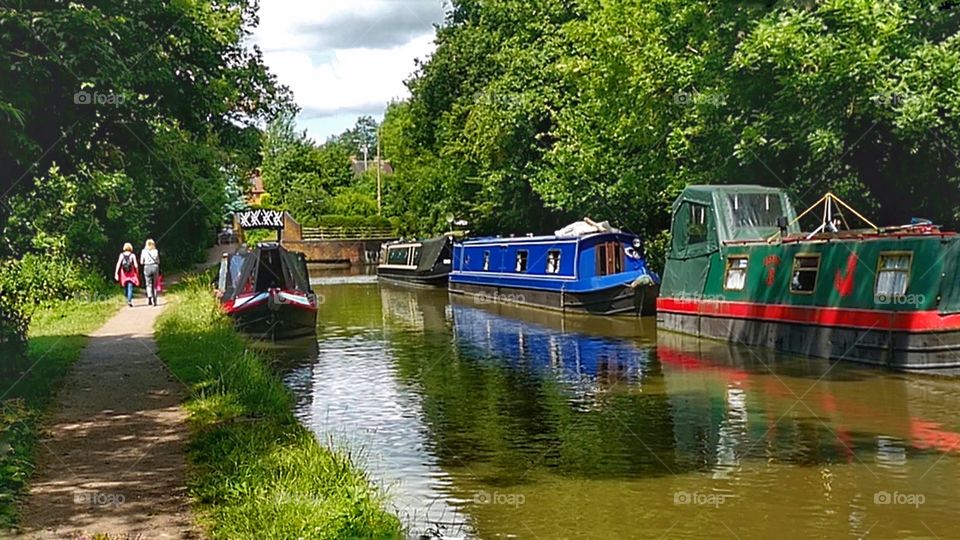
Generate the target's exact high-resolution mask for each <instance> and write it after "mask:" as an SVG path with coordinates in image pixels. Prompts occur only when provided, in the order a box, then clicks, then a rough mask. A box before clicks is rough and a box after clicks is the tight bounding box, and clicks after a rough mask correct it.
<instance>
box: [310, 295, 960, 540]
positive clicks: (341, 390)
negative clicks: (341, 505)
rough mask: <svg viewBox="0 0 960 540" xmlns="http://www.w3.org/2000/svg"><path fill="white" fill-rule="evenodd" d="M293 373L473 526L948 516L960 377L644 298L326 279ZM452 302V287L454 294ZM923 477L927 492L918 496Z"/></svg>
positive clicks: (851, 532)
mask: <svg viewBox="0 0 960 540" xmlns="http://www.w3.org/2000/svg"><path fill="white" fill-rule="evenodd" d="M318 292H319V293H320V294H322V295H323V297H324V298H325V300H326V301H325V303H324V305H323V309H322V310H321V317H322V321H321V324H320V334H321V336H320V345H319V353H318V355H317V361H316V362H315V363H314V364H313V365H312V366H311V367H310V368H309V375H308V376H304V377H303V380H305V381H308V382H307V384H304V385H301V386H295V385H294V388H295V391H296V392H297V393H298V394H300V393H309V394H311V398H310V399H309V400H304V401H303V402H302V403H304V405H303V406H302V408H301V409H300V410H298V415H299V416H300V418H302V419H303V421H304V422H305V423H306V424H307V425H309V426H310V427H311V428H312V429H313V430H314V431H315V432H316V433H318V434H319V435H320V436H321V438H322V439H323V440H326V439H327V437H328V436H332V437H333V439H334V440H336V441H347V442H348V443H351V446H353V443H356V446H355V447H357V448H362V449H363V454H364V462H363V463H364V465H365V466H366V467H367V468H368V470H369V471H370V474H371V477H372V478H374V479H375V480H376V481H377V482H379V483H382V484H385V485H387V486H390V493H391V495H392V497H393V501H394V504H395V505H397V507H398V508H399V509H400V513H401V515H403V516H404V517H405V518H406V519H407V522H408V523H409V524H410V527H411V531H412V532H415V533H426V534H431V535H434V536H437V537H446V538H456V537H462V536H469V537H478V538H534V539H535V538H578V539H579V538H598V539H600V538H603V539H607V538H660V537H666V538H703V539H706V538H716V537H718V536H719V537H723V536H725V534H724V533H725V532H727V530H728V529H729V530H730V531H733V532H734V533H735V534H727V535H726V536H730V537H737V538H740V539H743V540H747V539H761V538H764V539H765V538H774V537H776V538H809V537H818V538H819V537H824V538H850V537H855V538H856V537H867V536H870V537H874V538H892V537H904V536H912V537H933V535H932V534H931V531H932V533H935V534H936V535H937V536H939V537H941V538H947V537H950V535H951V534H952V533H951V531H953V529H954V523H953V519H952V515H953V511H954V509H955V507H956V504H957V503H958V502H960V496H958V494H957V489H956V480H955V479H956V478H957V477H960V455H958V453H960V452H958V450H960V435H958V433H957V432H958V430H960V421H958V419H957V417H956V410H957V408H958V406H960V391H958V390H960V385H958V384H957V383H955V382H953V381H951V380H949V379H930V378H918V377H915V376H910V375H904V374H896V373H889V372H884V371H879V370H873V369H869V368H863V367H859V366H857V365H853V364H850V365H848V364H844V363H831V362H829V361H825V360H818V359H814V360H810V359H804V358H793V357H788V356H782V355H781V356H778V357H776V361H774V356H773V355H774V354H775V353H772V352H770V351H765V350H758V349H747V348H743V347H736V346H732V345H730V344H727V343H720V342H710V341H703V340H698V339H695V338H689V337H683V336H679V335H675V334H666V333H664V334H661V335H660V336H656V335H655V334H654V333H653V332H652V330H651V329H648V327H647V326H644V325H643V321H638V320H637V319H636V318H625V319H622V320H621V319H617V318H611V317H605V318H591V317H569V316H566V317H563V316H557V315H556V314H553V313H549V312H543V311H538V310H532V309H527V308H519V307H513V306H508V305H500V304H480V303H475V302H470V299H469V297H466V298H457V297H454V298H453V299H451V300H448V299H447V298H446V296H444V295H442V294H423V291H408V290H398V289H394V288H389V287H384V286H377V285H376V284H350V285H336V286H321V287H319V290H318ZM451 302H452V303H451ZM920 496H922V497H923V500H922V504H907V502H909V501H913V502H918V501H919V500H920V499H919V497H920Z"/></svg>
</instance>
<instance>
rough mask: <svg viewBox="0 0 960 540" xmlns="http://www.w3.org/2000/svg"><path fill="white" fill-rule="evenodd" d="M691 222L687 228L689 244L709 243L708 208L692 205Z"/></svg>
mask: <svg viewBox="0 0 960 540" xmlns="http://www.w3.org/2000/svg"><path fill="white" fill-rule="evenodd" d="M689 206H690V221H689V222H688V223H689V224H688V226H687V243H688V244H701V243H703V242H706V241H707V207H706V206H705V205H702V204H690V205H689Z"/></svg>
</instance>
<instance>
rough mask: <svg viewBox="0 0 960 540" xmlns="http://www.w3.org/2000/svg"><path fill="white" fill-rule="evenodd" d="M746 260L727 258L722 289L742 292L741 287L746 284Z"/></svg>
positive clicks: (742, 258)
mask: <svg viewBox="0 0 960 540" xmlns="http://www.w3.org/2000/svg"><path fill="white" fill-rule="evenodd" d="M747 260H748V258H747V257H746V256H733V257H728V258H727V273H726V276H724V278H723V288H724V289H727V290H729V291H742V290H743V286H744V285H746V284H747Z"/></svg>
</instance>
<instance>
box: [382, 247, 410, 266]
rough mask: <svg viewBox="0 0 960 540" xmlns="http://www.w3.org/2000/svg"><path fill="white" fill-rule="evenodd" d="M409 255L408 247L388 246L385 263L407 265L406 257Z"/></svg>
mask: <svg viewBox="0 0 960 540" xmlns="http://www.w3.org/2000/svg"><path fill="white" fill-rule="evenodd" d="M409 255H410V248H408V247H405V248H390V250H389V251H388V252H387V264H393V265H398V266H406V265H407V257H408V256H409Z"/></svg>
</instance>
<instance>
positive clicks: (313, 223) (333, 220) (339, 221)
mask: <svg viewBox="0 0 960 540" xmlns="http://www.w3.org/2000/svg"><path fill="white" fill-rule="evenodd" d="M304 225H305V226H307V227H348V228H350V227H381V228H393V222H391V221H390V220H389V219H387V218H385V217H383V216H341V215H335V214H327V215H322V216H319V217H318V218H316V219H313V220H309V221H308V222H307V223H304Z"/></svg>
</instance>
